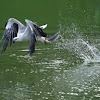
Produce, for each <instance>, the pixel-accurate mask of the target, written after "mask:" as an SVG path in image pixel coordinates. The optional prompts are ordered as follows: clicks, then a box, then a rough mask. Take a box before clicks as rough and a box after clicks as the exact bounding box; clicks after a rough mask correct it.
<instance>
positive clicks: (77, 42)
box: [0, 0, 100, 100]
mask: <svg viewBox="0 0 100 100" xmlns="http://www.w3.org/2000/svg"><path fill="white" fill-rule="evenodd" d="M11 1H12V0H11ZM19 2H20V1H19V0H18V1H17V2H16V4H15V1H14V2H13V1H12V5H11V6H10V7H9V6H8V5H9V4H10V3H9V2H6V4H5V2H4V1H2V2H1V4H2V5H1V6H0V7H1V9H3V8H4V4H5V5H6V6H5V7H6V8H7V9H8V8H9V9H8V10H7V11H8V12H9V14H7V13H6V12H7V11H6V9H4V10H3V11H2V10H1V9H0V11H1V12H2V14H1V16H0V19H2V20H1V21H0V28H3V25H4V22H5V21H6V20H7V19H8V18H9V17H15V18H17V19H19V20H20V21H22V22H23V23H24V19H25V18H29V19H31V20H34V21H36V22H37V23H39V25H42V24H46V23H47V24H48V28H47V29H46V30H45V31H46V32H47V33H48V35H49V36H51V35H52V34H54V33H56V32H57V30H58V28H59V24H60V25H62V31H61V33H62V34H61V36H60V37H59V38H58V39H57V40H56V41H55V42H54V43H52V44H47V45H44V44H42V43H39V42H37V43H36V52H35V54H34V55H33V56H32V57H30V56H28V55H27V52H28V45H29V41H25V42H19V43H16V44H14V45H13V46H11V47H10V46H9V47H8V48H7V51H6V52H5V53H4V54H3V55H2V56H1V57H0V100H99V99H100V38H99V37H100V36H99V33H100V27H99V25H100V24H99V20H100V14H99V9H100V7H99V4H100V2H99V0H96V1H95V2H94V1H93V0H91V1H90V0H89V1H87V0H84V1H83V0H76V1H73V0H67V1H65V0H59V1H52V0H51V1H48V2H47V1H46V0H44V1H34V3H33V1H30V2H27V1H24V4H23V6H22V2H20V3H19ZM41 4H43V5H41ZM37 5H38V8H37ZM46 5H47V6H48V7H47V6H46ZM51 6H52V7H51ZM12 8H13V9H12ZM40 8H41V9H40ZM11 9H12V10H11ZM10 10H11V11H10ZM15 11H16V12H15ZM32 12H33V14H32ZM0 32H1V33H2V32H3V30H0ZM1 33H0V34H1ZM1 35H2V34H1ZM1 35H0V36H1Z"/></svg>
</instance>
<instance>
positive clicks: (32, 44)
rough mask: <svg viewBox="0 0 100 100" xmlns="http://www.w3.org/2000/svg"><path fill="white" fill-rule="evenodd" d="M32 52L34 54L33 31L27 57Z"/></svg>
mask: <svg viewBox="0 0 100 100" xmlns="http://www.w3.org/2000/svg"><path fill="white" fill-rule="evenodd" d="M34 52H35V34H34V31H32V34H31V37H30V46H29V55H30V56H31V55H32V54H33V53H34Z"/></svg>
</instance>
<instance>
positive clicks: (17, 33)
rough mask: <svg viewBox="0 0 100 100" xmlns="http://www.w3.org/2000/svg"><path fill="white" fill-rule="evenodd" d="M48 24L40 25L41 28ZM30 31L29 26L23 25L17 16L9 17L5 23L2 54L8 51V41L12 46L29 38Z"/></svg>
mask: <svg viewBox="0 0 100 100" xmlns="http://www.w3.org/2000/svg"><path fill="white" fill-rule="evenodd" d="M46 27H47V24H45V25H42V26H40V28H41V29H45V28H46ZM28 33H31V31H30V28H29V26H28V25H27V26H25V25H23V24H22V23H21V22H20V21H18V20H17V19H15V18H9V19H8V21H7V22H6V24H5V30H4V33H3V36H2V38H1V40H0V42H1V41H2V40H3V43H2V44H1V46H0V54H2V53H3V52H4V51H6V49H7V47H8V43H9V42H10V46H11V45H12V44H13V43H15V42H16V41H23V40H27V39H29V38H30V37H29V35H28Z"/></svg>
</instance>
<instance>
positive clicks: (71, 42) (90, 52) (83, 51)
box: [56, 28, 100, 63]
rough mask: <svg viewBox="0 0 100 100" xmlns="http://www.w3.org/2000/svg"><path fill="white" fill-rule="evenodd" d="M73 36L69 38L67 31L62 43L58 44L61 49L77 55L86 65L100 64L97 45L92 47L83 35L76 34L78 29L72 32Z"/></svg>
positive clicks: (99, 52)
mask: <svg viewBox="0 0 100 100" xmlns="http://www.w3.org/2000/svg"><path fill="white" fill-rule="evenodd" d="M72 31H73V33H72V34H68V35H70V36H69V37H71V38H70V39H69V38H68V36H66V35H65V34H66V31H65V32H64V34H63V35H62V36H61V38H60V42H57V43H56V46H57V47H58V48H59V49H67V50H69V51H70V52H73V53H75V54H77V56H78V57H79V58H80V59H83V60H84V62H85V63H91V62H100V51H99V49H97V47H96V44H95V45H92V44H90V43H89V42H88V40H86V39H83V38H82V36H81V35H79V34H78V33H77V32H76V28H75V29H73V30H72Z"/></svg>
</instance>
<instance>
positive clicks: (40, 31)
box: [33, 23, 47, 37]
mask: <svg viewBox="0 0 100 100" xmlns="http://www.w3.org/2000/svg"><path fill="white" fill-rule="evenodd" d="M33 26H34V28H35V29H34V30H35V34H36V35H37V36H39V35H40V36H43V37H46V36H47V34H46V33H45V32H43V30H42V29H41V28H40V27H39V26H38V25H36V24H34V23H33Z"/></svg>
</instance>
